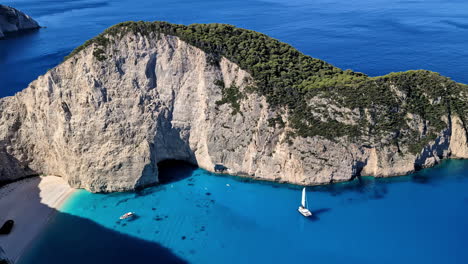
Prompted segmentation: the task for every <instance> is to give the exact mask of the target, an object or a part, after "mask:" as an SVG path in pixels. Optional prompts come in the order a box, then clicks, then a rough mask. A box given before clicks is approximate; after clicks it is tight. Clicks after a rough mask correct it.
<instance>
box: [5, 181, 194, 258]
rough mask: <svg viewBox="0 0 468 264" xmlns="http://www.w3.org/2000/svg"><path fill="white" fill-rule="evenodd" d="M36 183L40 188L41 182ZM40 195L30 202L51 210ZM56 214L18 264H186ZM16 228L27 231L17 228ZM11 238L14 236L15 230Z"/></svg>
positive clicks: (164, 251) (149, 245)
mask: <svg viewBox="0 0 468 264" xmlns="http://www.w3.org/2000/svg"><path fill="white" fill-rule="evenodd" d="M36 179H37V186H39V182H40V178H35V179H34V180H36ZM39 194H40V189H39V187H37V188H35V192H34V193H30V194H29V195H30V199H31V200H30V201H31V202H34V203H38V204H39V205H38V206H44V207H47V208H49V207H48V206H47V205H44V204H42V203H41V198H40V195H39ZM54 214H55V216H54V217H53V218H52V219H51V221H50V223H49V224H48V225H47V227H46V228H45V229H44V230H43V231H42V232H41V233H40V234H39V235H38V238H36V239H35V240H34V241H33V242H32V244H30V245H29V248H28V249H27V250H26V252H25V254H23V256H22V257H21V258H20V259H19V260H18V261H17V262H16V263H17V264H63V263H67V264H82V263H88V264H105V263H113V264H120V263H122V264H128V263H186V261H185V260H183V259H181V258H180V257H178V256H176V255H175V254H174V253H173V252H172V251H171V250H169V249H168V248H165V247H164V246H162V245H160V244H158V243H155V242H150V241H146V240H142V239H139V238H136V237H133V236H129V235H125V234H123V233H120V232H117V231H114V230H111V229H109V228H106V227H104V226H102V225H100V224H97V223H95V222H94V221H92V220H89V219H85V218H81V217H77V216H75V215H71V214H68V213H64V212H60V211H57V210H55V212H54ZM117 217H118V216H117ZM32 221H33V220H32ZM14 228H17V229H19V228H24V227H21V226H17V225H16V226H15V227H14ZM142 231H143V230H142ZM10 235H14V230H13V232H12V234H10ZM42 241H47V243H44V242H42ZM6 254H7V255H8V252H6Z"/></svg>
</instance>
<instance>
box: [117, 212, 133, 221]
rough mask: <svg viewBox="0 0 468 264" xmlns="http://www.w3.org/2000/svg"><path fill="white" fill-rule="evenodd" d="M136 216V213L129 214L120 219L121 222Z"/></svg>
mask: <svg viewBox="0 0 468 264" xmlns="http://www.w3.org/2000/svg"><path fill="white" fill-rule="evenodd" d="M134 216H135V213H133V212H128V213H126V214H124V215H122V216H121V217H120V220H124V219H128V218H132V217H134Z"/></svg>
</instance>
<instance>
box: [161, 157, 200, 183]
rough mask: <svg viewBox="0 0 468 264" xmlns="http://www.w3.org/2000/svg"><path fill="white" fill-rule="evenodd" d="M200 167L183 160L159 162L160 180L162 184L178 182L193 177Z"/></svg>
mask: <svg viewBox="0 0 468 264" xmlns="http://www.w3.org/2000/svg"><path fill="white" fill-rule="evenodd" d="M197 168H198V167H197V166H195V165H193V164H191V163H189V162H186V161H182V160H173V159H169V160H163V161H160V162H158V179H159V183H160V184H168V183H172V182H177V181H180V180H183V179H185V178H188V177H190V176H192V174H193V172H194V171H195V170H196V169H197Z"/></svg>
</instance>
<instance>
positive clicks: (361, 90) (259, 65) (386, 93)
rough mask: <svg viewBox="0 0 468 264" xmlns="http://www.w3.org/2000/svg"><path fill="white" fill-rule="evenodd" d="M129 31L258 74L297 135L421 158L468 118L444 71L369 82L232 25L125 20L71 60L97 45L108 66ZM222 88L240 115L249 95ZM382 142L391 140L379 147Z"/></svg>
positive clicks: (258, 84)
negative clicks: (117, 41)
mask: <svg viewBox="0 0 468 264" xmlns="http://www.w3.org/2000/svg"><path fill="white" fill-rule="evenodd" d="M129 32H132V33H133V34H141V35H143V36H156V37H157V36H159V34H165V35H172V36H177V37H179V38H180V39H182V40H183V41H185V42H187V43H189V44H191V45H193V46H196V47H198V48H200V49H202V50H204V51H205V52H207V53H208V54H209V58H210V59H211V60H213V61H212V65H214V66H216V64H217V61H216V60H219V59H220V58H221V57H226V58H227V59H229V60H231V61H232V62H234V63H236V64H237V65H239V66H240V67H241V68H242V69H244V70H246V71H248V72H249V73H250V74H251V75H252V77H253V78H254V87H255V91H256V92H258V93H259V94H261V95H264V96H265V97H266V98H267V101H268V103H269V105H270V107H272V108H273V109H276V108H285V109H287V110H288V111H289V113H288V114H289V120H288V121H289V122H288V124H289V126H290V127H291V128H293V129H294V131H295V133H294V135H299V136H303V137H307V136H317V135H318V136H322V137H325V138H328V139H331V140H334V139H336V138H338V137H348V138H349V140H358V139H360V140H361V142H369V143H372V144H376V143H381V144H395V145H396V146H398V147H400V146H402V145H406V146H408V149H409V150H410V151H411V152H413V153H415V152H419V151H420V148H421V146H424V145H425V144H427V143H428V142H429V141H430V140H433V139H434V138H435V136H436V135H437V134H439V133H440V131H441V130H443V129H444V128H446V127H447V122H448V121H447V117H448V116H449V115H450V114H453V113H456V114H458V115H459V116H460V117H461V118H462V119H463V118H464V117H465V116H466V113H465V109H467V108H466V100H464V99H462V98H466V91H467V87H466V85H462V84H459V83H456V82H454V81H452V80H450V79H449V78H446V77H443V76H440V75H439V74H438V73H434V72H430V71H423V70H418V71H408V72H402V73H391V74H388V75H385V76H381V77H368V76H366V75H365V74H362V73H357V72H353V71H351V70H346V71H344V70H341V69H339V68H337V67H334V66H332V65H331V64H329V63H326V62H324V61H322V60H319V59H315V58H312V57H310V56H306V55H304V54H302V53H301V52H299V51H297V50H296V49H294V48H293V47H292V46H290V45H288V44H285V43H282V42H280V41H278V40H276V39H273V38H270V37H268V36H266V35H264V34H261V33H258V32H255V31H251V30H246V29H240V28H236V27H234V26H231V25H225V24H193V25H189V26H185V25H177V24H170V23H166V22H124V23H120V24H117V25H115V26H113V27H110V28H108V29H106V30H105V31H104V32H103V33H102V34H100V35H99V36H97V37H95V38H93V39H91V40H89V41H87V42H85V43H84V44H83V45H82V46H80V47H78V48H77V49H75V50H74V51H73V52H72V53H71V54H70V55H69V56H67V57H66V58H65V59H69V58H71V57H73V56H74V55H75V54H77V53H78V52H80V51H81V50H83V49H84V48H86V47H87V46H89V45H92V44H95V45H96V47H95V51H94V55H95V56H96V58H97V59H98V60H100V61H104V60H105V59H106V56H105V52H104V50H105V49H106V46H107V45H108V44H109V41H110V40H109V37H110V36H113V37H114V38H118V37H122V36H124V35H125V34H127V33H129ZM220 87H221V86H220ZM221 88H222V89H223V91H222V93H223V99H222V100H221V101H218V102H217V104H224V103H229V104H230V105H231V106H232V108H233V114H236V113H238V112H240V105H239V100H241V99H242V94H241V93H240V92H239V91H238V88H237V87H235V86H230V87H224V84H223V85H222V87H221ZM312 98H321V99H323V100H325V101H326V102H327V104H333V105H335V106H337V107H345V108H348V109H351V110H353V111H356V113H357V114H356V115H357V117H354V119H353V121H352V122H342V121H338V120H337V118H338V117H342V118H344V119H346V118H348V117H347V116H345V115H343V113H339V112H335V113H331V112H330V109H327V110H320V111H319V109H318V107H317V106H316V105H314V104H311V103H310V101H311V99H312ZM415 116H416V117H417V119H418V120H420V121H421V120H422V121H421V122H422V123H423V124H424V127H423V128H422V129H423V131H422V132H421V131H419V129H415V128H414V126H411V125H410V123H411V122H412V120H413V119H414V117H415ZM271 120H272V122H270V123H271V125H275V123H276V121H275V120H281V119H278V118H274V119H271ZM283 125H284V124H283ZM378 139H379V140H380V139H385V140H386V142H377V141H378Z"/></svg>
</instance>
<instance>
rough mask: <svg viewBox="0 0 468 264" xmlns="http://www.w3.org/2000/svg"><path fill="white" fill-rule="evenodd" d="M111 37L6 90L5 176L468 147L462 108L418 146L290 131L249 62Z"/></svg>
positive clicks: (99, 188) (74, 175) (358, 167)
mask: <svg viewBox="0 0 468 264" xmlns="http://www.w3.org/2000/svg"><path fill="white" fill-rule="evenodd" d="M110 39H111V40H110V44H109V45H107V46H106V50H105V52H104V54H105V56H106V58H105V59H104V60H98V59H97V58H96V56H95V55H93V51H94V48H95V47H94V45H95V44H93V45H91V46H89V47H87V48H85V49H84V50H82V51H81V52H79V53H77V54H76V55H74V56H73V57H72V58H70V59H68V60H66V61H65V62H63V63H62V64H60V65H59V66H57V67H55V68H54V69H52V70H50V71H48V72H47V73H46V74H45V75H43V76H40V77H39V78H38V79H37V80H36V81H34V82H32V83H31V84H30V85H29V87H28V88H27V89H25V90H24V91H22V92H20V93H18V94H16V95H15V96H13V97H7V98H3V99H0V165H1V167H0V180H4V181H5V180H15V179H18V178H21V177H25V176H28V175H34V174H42V173H43V174H52V175H60V176H62V177H63V178H65V179H66V180H67V181H68V183H69V184H70V185H71V186H72V187H76V188H85V189H87V190H90V191H93V192H110V191H124V190H132V189H135V188H138V187H143V186H146V185H150V184H154V183H157V182H158V167H157V164H158V162H160V161H163V160H168V159H175V160H183V161H188V162H191V163H193V164H196V165H198V166H199V167H202V168H204V169H206V170H209V171H213V170H214V166H215V164H223V165H224V166H226V167H227V168H228V169H229V170H228V173H230V174H235V175H241V176H246V177H253V178H256V179H264V180H272V181H280V182H290V183H295V184H302V185H314V184H326V183H330V182H339V181H347V180H350V179H352V178H353V177H355V176H357V175H372V176H377V177H386V176H394V175H402V174H407V173H410V172H413V171H414V170H416V169H418V168H422V167H428V166H432V165H434V164H436V163H437V162H438V161H439V160H440V159H442V158H446V157H450V156H451V153H452V154H453V156H455V157H457V158H467V157H468V148H467V137H466V130H465V129H464V127H463V126H462V125H461V121H460V119H459V118H458V117H457V116H453V117H451V119H452V120H451V125H449V126H448V127H447V129H446V130H444V131H441V133H440V136H439V138H437V139H436V140H435V141H433V142H431V143H430V144H429V145H428V146H426V147H425V148H424V149H423V150H422V151H421V153H419V154H417V155H415V154H405V155H403V154H401V153H399V151H398V149H395V147H388V146H384V147H380V146H378V145H375V146H368V145H363V144H356V143H349V142H348V141H347V140H346V139H337V140H335V141H330V140H328V139H324V138H322V137H319V136H316V137H311V138H302V137H294V138H288V137H287V134H288V133H287V132H288V131H289V130H290V129H289V128H288V126H287V124H286V126H285V127H284V128H282V127H279V126H277V127H270V126H269V125H268V119H269V118H272V117H275V116H276V114H277V113H279V112H281V109H279V110H277V112H273V110H271V109H270V107H269V106H268V103H267V102H266V99H265V98H264V97H262V96H260V95H258V94H256V93H249V92H247V91H246V90H245V88H246V87H247V86H248V85H250V84H251V79H252V78H251V76H250V74H249V73H248V72H246V71H244V70H242V69H240V68H239V67H238V66H237V65H236V64H234V63H232V62H231V61H229V60H228V59H226V58H222V59H221V60H220V63H219V65H218V64H212V63H209V59H208V54H206V53H205V52H204V51H202V50H200V49H198V48H196V47H193V46H191V45H189V44H187V43H185V42H184V41H182V40H180V39H179V38H177V37H174V36H167V35H160V36H159V37H156V36H141V35H139V34H127V35H125V36H124V37H122V38H119V39H114V38H112V37H110ZM217 80H223V82H224V83H225V85H226V87H228V86H230V85H231V84H232V83H234V84H236V86H237V87H239V89H241V90H242V91H244V93H245V94H246V96H245V97H244V98H243V99H242V100H241V102H240V112H239V113H235V114H233V111H232V108H231V105H230V104H222V105H218V104H216V102H217V101H218V100H221V98H222V90H221V88H220V87H219V86H217V85H216V84H215V82H216V81H217ZM338 110H339V109H338ZM338 110H337V111H338ZM339 111H346V112H347V113H353V111H352V110H350V109H345V110H339ZM343 122H344V121H343Z"/></svg>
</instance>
